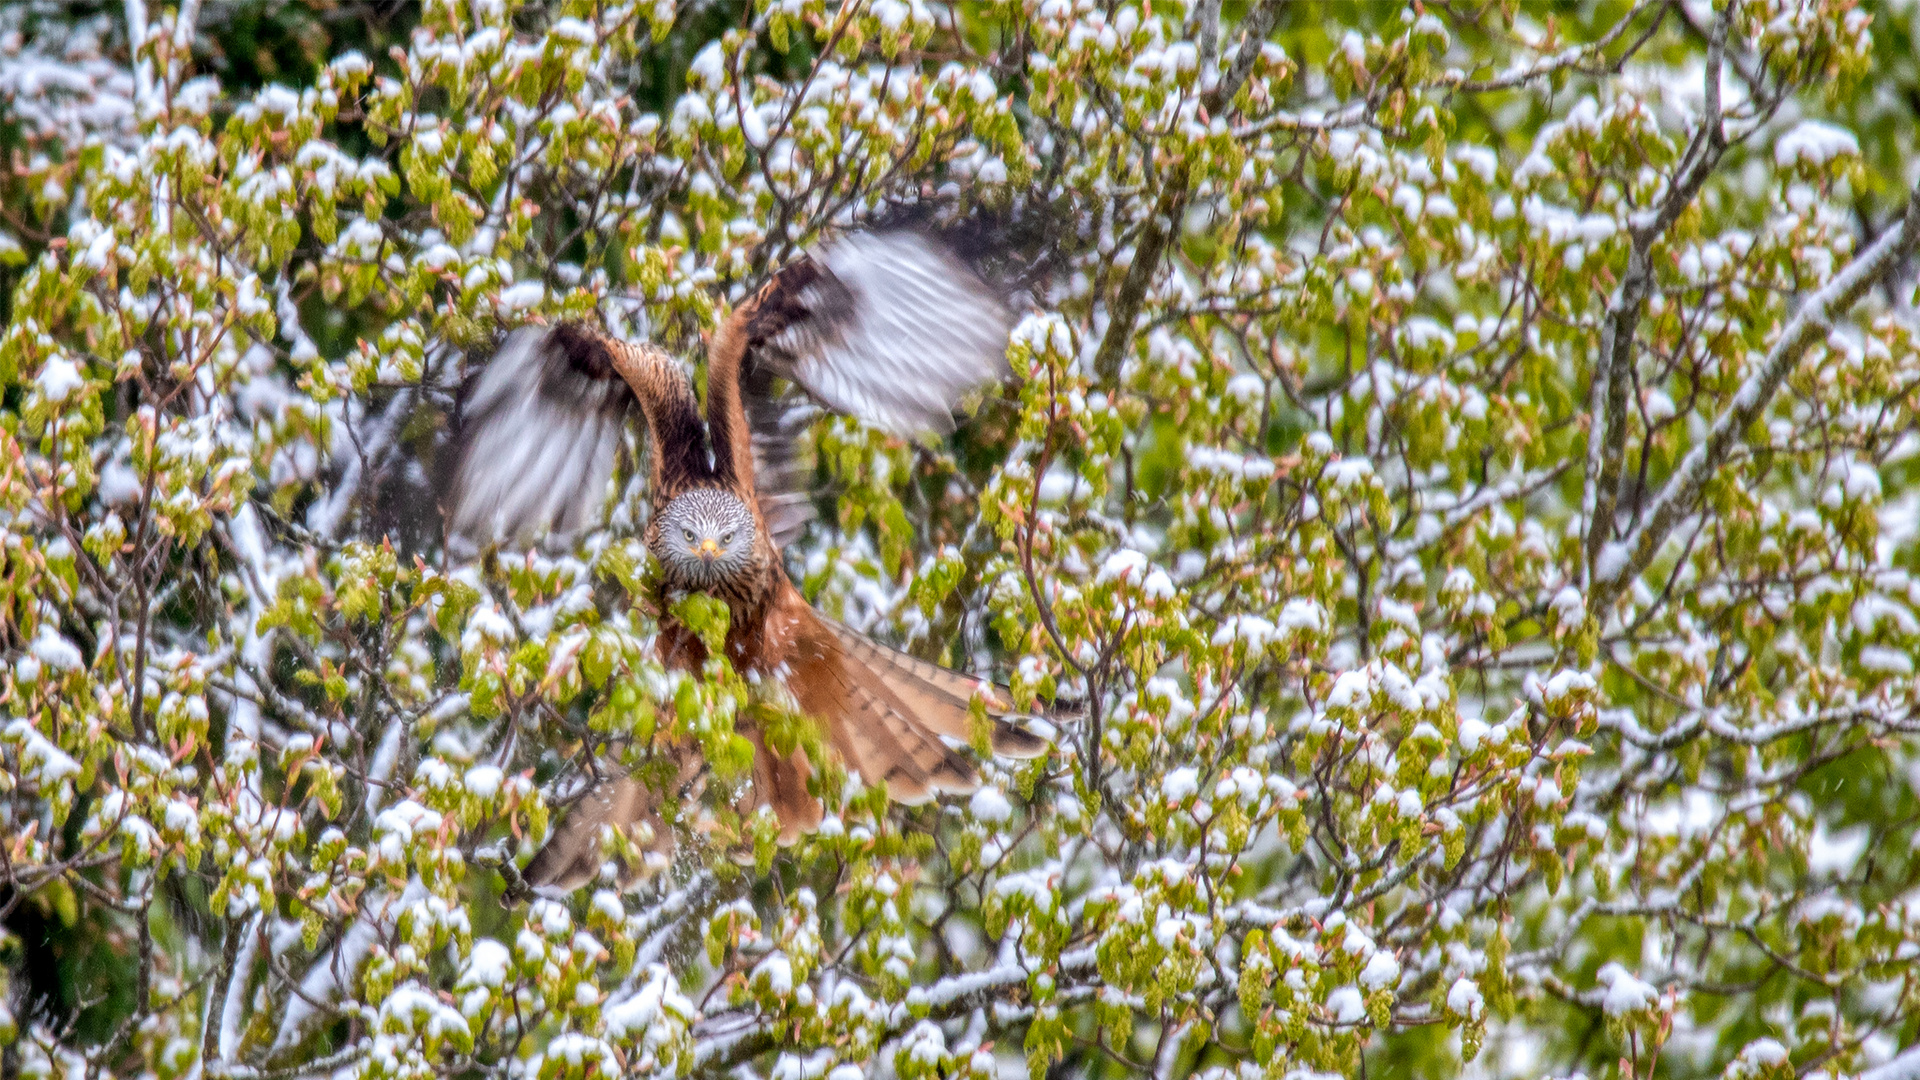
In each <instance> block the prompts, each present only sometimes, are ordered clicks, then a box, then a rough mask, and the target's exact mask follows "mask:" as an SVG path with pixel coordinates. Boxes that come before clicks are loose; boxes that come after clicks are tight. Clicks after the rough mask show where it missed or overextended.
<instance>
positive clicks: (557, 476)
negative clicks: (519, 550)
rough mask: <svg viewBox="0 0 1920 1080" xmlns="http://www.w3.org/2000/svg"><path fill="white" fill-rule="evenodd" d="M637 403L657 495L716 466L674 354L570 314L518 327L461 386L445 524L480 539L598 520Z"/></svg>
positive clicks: (540, 537) (526, 538)
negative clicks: (554, 322) (617, 336)
mask: <svg viewBox="0 0 1920 1080" xmlns="http://www.w3.org/2000/svg"><path fill="white" fill-rule="evenodd" d="M636 406H638V407H639V408H640V409H641V410H642V411H643V412H644V413H645V414H646V418H647V424H648V427H649V429H650V433H651V435H652V446H651V449H650V455H651V458H652V479H653V482H654V495H655V496H656V497H659V496H661V495H662V494H663V493H665V494H671V491H677V490H678V489H679V488H681V487H683V486H684V485H685V483H686V482H687V481H688V480H689V479H692V478H695V477H697V476H699V475H703V474H705V473H707V472H709V471H710V469H709V466H708V464H707V461H706V444H705V439H704V437H703V432H702V430H701V425H700V419H699V414H698V412H697V410H696V409H695V406H694V402H693V392H692V390H691V389H690V388H689V387H688V386H687V380H686V375H685V373H684V372H682V371H681V370H680V368H679V365H678V364H676V363H674V361H673V359H672V358H671V357H669V356H667V355H666V353H664V352H661V351H660V350H659V349H657V348H654V347H653V346H651V345H629V344H627V343H625V342H621V341H616V340H614V339H612V338H610V337H607V336H606V335H605V334H602V333H600V332H599V331H596V330H593V329H591V328H589V327H585V326H581V325H579V324H574V323H563V324H560V325H558V326H553V327H528V328H526V329H523V330H518V331H515V332H514V333H513V334H512V335H511V336H509V337H508V338H507V340H506V342H505V343H504V344H503V345H502V346H501V347H500V350H499V351H498V352H497V353H496V354H495V355H494V357H493V360H492V361H491V362H489V363H488V364H487V366H486V368H485V369H484V370H482V371H481V372H480V374H479V375H477V376H475V377H474V378H473V379H472V380H471V381H470V382H469V383H468V385H467V388H466V390H465V392H464V393H463V394H462V395H461V405H460V410H459V417H458V425H457V433H456V441H457V448H456V451H455V455H454V464H453V468H452V472H451V476H450V477H449V479H448V482H447V484H446V487H445V495H444V502H445V505H446V510H447V525H448V528H449V529H450V531H451V532H452V533H453V534H454V535H457V536H461V537H465V538H466V539H468V540H471V541H474V542H476V543H482V544H484V543H487V542H489V541H502V542H508V543H516V542H517V543H529V542H541V541H546V542H555V541H560V542H564V541H565V540H566V539H567V538H569V537H570V536H572V535H573V534H574V533H576V532H578V531H580V530H581V529H583V528H586V527H588V526H590V525H592V524H593V523H594V522H595V521H596V519H597V517H598V514H599V511H600V508H601V504H602V502H603V500H604V498H605V495H606V490H607V482H608V480H610V479H611V478H612V476H613V469H614V463H615V460H616V458H617V456H618V453H619V450H620V445H621V441H622V438H623V434H624V432H625V430H626V424H627V421H628V419H629V417H631V416H632V414H633V411H634V409H635V407H636ZM668 489H671V490H668Z"/></svg>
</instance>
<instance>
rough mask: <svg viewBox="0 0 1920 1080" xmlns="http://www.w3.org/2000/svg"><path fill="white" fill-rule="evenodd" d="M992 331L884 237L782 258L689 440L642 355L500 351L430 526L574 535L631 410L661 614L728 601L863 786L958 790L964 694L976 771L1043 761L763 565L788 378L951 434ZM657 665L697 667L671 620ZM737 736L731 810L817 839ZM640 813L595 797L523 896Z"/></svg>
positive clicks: (753, 657) (642, 801) (883, 417)
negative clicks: (682, 599) (738, 786)
mask: <svg viewBox="0 0 1920 1080" xmlns="http://www.w3.org/2000/svg"><path fill="white" fill-rule="evenodd" d="M1009 328H1010V316H1009V313H1008V311H1007V308H1006V306H1005V305H1004V304H1003V303H1002V302H1001V301H1000V299H999V298H998V297H997V296H996V295H995V293H994V291H993V290H992V289H991V288H989V287H988V286H987V285H986V284H985V283H984V282H983V281H982V280H981V279H980V277H979V276H978V275H976V274H975V273H974V272H973V270H972V269H971V268H970V267H969V266H968V265H967V264H966V263H965V262H964V261H963V260H961V259H960V258H959V257H958V256H957V255H956V254H955V253H954V251H952V250H951V249H950V248H949V247H947V246H946V244H945V243H944V242H943V241H941V240H940V239H938V238H937V237H936V236H935V235H933V234H932V233H930V232H926V231H922V230H918V229H892V230H886V231H866V232H855V233H851V234H849V235H846V236H844V237H842V238H841V239H839V240H838V241H836V242H834V243H831V244H829V245H827V246H825V247H823V248H821V249H818V250H816V251H814V252H813V253H812V254H809V255H802V256H800V257H799V258H797V259H795V260H794V261H792V262H790V263H788V264H787V265H786V266H784V267H782V268H781V269H780V270H779V271H778V272H777V273H776V274H774V276H773V277H772V279H771V280H769V281H768V282H767V283H766V284H765V285H764V286H763V287H762V288H761V289H760V290H759V291H758V292H757V293H755V294H754V295H753V296H752V297H751V298H749V299H748V300H746V301H745V302H744V303H742V304H740V305H739V306H738V307H736V308H735V309H734V310H733V312H732V314H731V315H730V317H728V318H727V320H726V322H725V323H724V324H723V325H722V326H721V327H720V328H719V329H718V330H717V331H716V332H715V333H714V334H713V335H712V337H711V339H710V341H709V348H708V359H707V403H706V412H705V417H704V423H703V418H702V415H701V411H700V409H699V406H698V403H697V402H696V400H695V397H694V394H693V389H692V387H691V385H690V383H689V381H688V379H687V376H686V374H685V372H684V371H683V369H682V368H681V367H680V365H679V364H678V363H677V362H676V361H675V360H674V359H673V358H672V357H671V356H669V355H668V354H667V353H666V352H664V351H663V350H661V349H659V348H657V347H655V346H653V345H651V344H647V343H635V342H626V341H620V340H617V339H615V338H613V337H610V336H608V335H606V334H604V333H602V332H600V331H598V330H595V329H592V328H589V327H587V326H584V325H580V324H576V323H562V324H559V325H555V326H551V327H544V328H529V329H524V330H521V331H518V332H517V333H515V334H514V335H512V336H511V337H510V338H509V339H508V340H507V341H506V342H505V344H504V345H503V346H502V348H501V349H500V351H499V353H498V354H497V355H496V356H495V358H494V359H493V360H492V362H491V363H490V364H489V365H488V366H487V367H486V369H485V370H484V371H483V372H482V373H481V375H480V376H478V379H477V382H476V383H475V384H474V385H473V387H472V390H471V393H470V394H469V397H468V401H467V404H466V407H465V409H464V415H463V419H462V435H461V443H462V445H461V447H460V450H459V454H458V457H457V458H456V460H455V461H454V468H453V474H452V482H451V485H450V487H449V489H448V493H447V499H446V503H447V506H446V512H447V516H448V522H449V525H450V528H451V529H452V530H454V531H455V532H457V533H460V534H463V535H466V536H469V537H473V538H478V539H483V540H518V541H523V542H524V541H527V540H532V539H537V538H539V537H540V536H542V535H543V534H549V533H565V532H570V531H572V530H575V529H578V528H580V527H581V526H583V525H584V524H586V523H588V519H589V517H590V515H591V514H592V513H593V512H594V511H595V510H596V509H597V507H598V506H599V504H600V502H601V499H602V493H603V492H604V491H605V489H606V485H607V481H608V479H609V477H610V476H611V473H612V469H613V463H614V459H615V456H616V451H617V448H618V446H619V445H620V441H621V435H622V430H623V425H624V424H625V423H626V420H627V418H628V416H629V415H630V414H631V413H632V412H633V411H634V410H635V409H637V410H638V412H639V413H640V414H641V416H642V417H643V418H644V420H645V424H646V428H647V433H648V437H649V439H650V441H651V450H650V454H649V458H650V467H649V475H648V482H649V488H650V490H649V497H650V500H651V503H652V513H651V515H650V517H649V520H648V522H647V525H646V531H645V542H646V545H647V547H648V549H649V550H650V551H651V552H652V553H653V555H654V556H655V557H656V558H657V559H658V560H659V563H660V573H661V580H660V582H659V589H660V592H661V594H662V596H661V598H662V599H663V600H667V601H671V600H673V599H674V598H675V597H676V596H678V595H683V594H686V593H689V592H704V593H707V594H709V595H711V596H715V597H718V598H720V599H722V600H724V601H726V602H727V604H728V607H729V608H730V611H731V623H730V626H729V630H728V633H727V637H726V646H725V647H726V653H727V657H728V659H729V660H730V661H732V663H733V665H734V667H735V669H736V670H739V671H742V672H745V673H749V674H750V675H754V676H758V677H759V678H761V679H762V680H763V681H764V680H776V681H777V682H778V683H779V684H781V685H783V686H784V687H785V689H786V690H787V692H788V693H790V694H791V696H792V698H793V701H794V702H795V703H797V705H798V706H799V708H800V710H801V711H802V712H803V713H804V714H805V715H807V716H808V717H810V718H812V719H813V720H815V721H816V722H818V723H819V724H820V726H821V731H822V734H824V736H825V742H826V744H827V745H828V746H830V747H831V748H832V750H833V751H835V752H836V753H837V754H838V756H839V757H840V758H841V759H842V760H843V761H844V763H845V764H846V766H847V767H848V768H850V769H852V770H854V771H857V772H858V773H859V774H860V776H861V777H862V778H863V779H864V780H865V781H866V782H867V783H881V782H884V783H885V784H886V786H887V791H888V793H889V795H890V796H891V797H892V798H893V799H895V800H896V801H900V802H905V803H915V802H921V801H925V800H927V799H929V798H932V797H933V796H935V795H937V794H940V793H963V792H966V791H970V790H972V789H973V788H974V787H975V786H976V785H977V783H978V780H977V775H976V773H975V770H974V767H973V765H972V764H971V763H970V762H969V761H968V760H967V759H966V758H965V757H964V756H962V755H961V754H960V753H959V752H957V751H956V750H954V749H953V748H952V747H951V746H950V745H949V743H948V740H955V741H965V740H966V739H967V738H968V734H969V730H970V727H971V721H970V715H969V703H970V701H971V700H972V699H973V698H974V697H975V696H976V695H978V696H980V697H981V698H982V699H983V702H984V704H985V706H986V708H987V711H988V713H989V715H990V716H991V717H992V721H991V722H992V724H993V728H992V732H991V739H992V745H993V749H994V751H995V752H996V753H1000V754H1007V755H1010V756H1034V755H1037V754H1039V753H1041V752H1043V751H1044V750H1045V748H1046V743H1045V741H1044V740H1042V739H1040V738H1039V737H1038V736H1036V735H1033V734H1031V733H1030V732H1027V731H1025V730H1023V729H1021V728H1020V727H1017V726H1015V725H1014V724H1013V723H1011V722H1010V721H1009V719H1008V717H1009V716H1011V715H1012V713H1013V706H1012V703H1011V701H1010V700H1009V698H1008V697H1007V695H1006V694H1005V692H1004V690H1002V689H1001V688H999V687H996V686H994V685H993V684H992V683H990V682H986V681H982V680H979V679H975V678H970V677H968V676H966V675H962V674H960V673H957V672H954V671H950V670H947V669H945V668H941V667H938V666H936V665H933V664H930V663H926V662H924V661H921V660H918V659H916V658H914V657H911V656H908V655H907V654H905V653H902V652H899V651H897V650H894V649H892V648H889V647H887V646H884V645H881V644H879V643H877V642H874V641H871V640H869V639H867V638H866V637H864V636H862V635H860V634H858V633H856V632H854V631H853V630H850V629H849V628H847V627H845V626H843V625H841V624H839V623H837V622H835V621H834V620H832V619H829V618H827V617H826V616H824V615H822V614H821V613H820V612H818V611H816V610H814V608H813V607H812V606H811V605H810V604H808V603H807V601H806V599H805V598H804V597H803V596H802V595H801V593H800V591H799V590H798V589H797V588H795V587H794V585H793V582H792V581H791V580H790V579H789V578H788V577H787V574H786V571H785V568H784V564H783V562H782V559H781V556H780V550H781V547H782V546H783V545H785V544H786V543H788V542H790V541H791V540H792V539H793V538H794V537H795V536H797V535H798V534H799V532H800V531H801V529H802V528H804V526H805V524H806V521H807V518H808V516H809V514H810V512H811V506H810V503H809V502H808V500H807V499H806V497H805V494H804V493H803V492H798V491H795V490H793V489H792V487H793V484H794V481H795V476H796V470H795V469H794V468H793V467H792V464H791V460H790V458H791V452H792V449H793V447H792V442H793V430H792V425H791V423H790V420H789V410H790V406H791V403H790V402H787V401H783V400H782V399H781V398H780V397H777V396H775V395H774V394H773V393H772V388H773V386H774V379H775V378H780V379H784V380H787V381H789V382H790V383H792V384H793V385H795V386H797V387H799V388H800V389H801V390H803V391H804V392H805V393H806V394H807V395H809V396H811V397H812V398H813V399H814V400H815V401H817V402H818V403H819V404H820V405H821V406H824V407H825V408H827V409H831V410H833V411H836V412H841V413H848V414H852V415H854V416H857V417H859V418H861V419H863V420H865V421H867V422H870V423H873V424H876V425H878V426H881V427H883V428H885V429H888V430H890V431H893V432H895V433H898V434H903V435H910V434H915V433H920V432H941V433H944V432H948V431H951V430H952V428H953V423H954V419H953V416H954V410H955V409H956V408H957V407H958V405H959V403H960V402H961V401H962V399H963V398H965V397H966V396H967V395H968V394H969V393H971V392H973V391H975V390H977V389H978V388H980V387H982V386H984V385H986V384H988V383H991V382H994V381H996V380H998V379H1000V378H1002V377H1004V376H1005V375H1006V374H1007V365H1006V356H1005V350H1006V343H1007V336H1008V333H1009ZM661 608H662V611H663V612H669V611H670V605H669V604H662V605H661ZM658 647H659V650H660V653H661V657H662V660H663V661H664V662H665V663H667V664H668V665H669V666H672V667H678V668H682V669H685V670H690V671H698V670H700V668H701V666H702V665H703V664H704V662H705V661H706V659H707V655H706V652H707V650H706V647H705V645H704V644H703V643H702V641H701V639H700V638H699V637H698V636H697V635H696V634H695V633H694V632H693V631H692V630H690V629H689V628H688V627H686V626H685V625H683V624H681V623H680V622H678V621H677V620H675V619H674V618H673V617H672V615H671V614H663V615H662V622H661V626H660V636H659V646H658ZM740 728H741V734H743V735H745V736H746V737H747V738H748V739H749V740H750V741H752V743H753V744H754V750H755V759H754V765H753V775H752V790H751V794H750V796H749V799H750V802H749V803H748V807H749V809H757V808H758V807H760V806H770V807H771V808H772V809H773V810H774V812H775V813H776V814H777V815H778V817H779V820H780V823H781V826H782V830H783V833H784V834H785V835H786V836H787V837H789V838H791V837H792V836H794V835H797V834H798V833H799V832H800V831H803V830H808V829H811V828H813V827H814V826H815V825H817V824H818V822H819V820H820V815H821V808H820V803H819V801H818V800H817V799H815V798H814V797H813V796H812V795H810V794H809V793H808V791H807V779H808V777H809V776H810V775H811V768H810V765H809V763H808V760H807V758H806V755H805V751H804V750H802V749H799V748H795V749H794V750H793V751H791V752H790V753H786V754H782V753H780V752H778V751H776V750H775V749H774V748H773V747H772V746H770V745H769V743H768V741H767V739H766V738H765V737H764V735H763V733H762V732H761V731H759V730H757V729H755V728H753V727H752V725H751V723H750V722H748V721H742V723H741V725H740ZM682 778H683V780H684V779H685V773H684V772H683V777H682ZM659 798H660V795H659V793H657V792H655V791H653V790H650V789H649V788H648V787H647V786H646V785H645V784H644V783H643V782H642V781H640V780H639V779H637V778H633V777H625V776H619V777H612V778H609V779H605V780H602V781H601V782H600V783H599V784H598V785H596V786H595V787H594V788H593V789H592V790H591V791H589V792H588V794H587V796H586V797H585V798H584V799H583V800H582V801H581V802H580V803H579V804H577V805H576V807H575V808H574V809H573V811H572V812H571V813H570V814H569V815H568V818H567V819H566V820H565V821H564V822H562V824H561V825H560V827H559V828H558V829H557V830H556V832H555V834H554V836H553V838H552V839H551V840H550V841H549V842H548V845H547V846H546V848H544V849H543V850H542V851H541V852H540V853H539V854H538V855H537V856H536V857H535V859H534V861H533V862H532V863H530V864H529V865H528V867H527V869H526V871H525V878H526V881H527V883H528V884H530V885H533V886H548V887H551V888H556V889H570V888H573V887H575V886H577V885H579V884H581V883H584V882H585V881H588V880H590V879H592V878H593V877H595V876H596V875H597V874H598V872H599V869H600V867H601V864H602V859H601V855H600V843H599V839H600V835H601V834H600V829H601V826H603V825H610V826H614V827H626V826H629V825H631V824H633V823H635V822H636V821H641V820H649V819H652V818H653V817H654V815H655V812H656V811H657V809H658V800H659ZM657 844H658V841H656V850H658V848H657Z"/></svg>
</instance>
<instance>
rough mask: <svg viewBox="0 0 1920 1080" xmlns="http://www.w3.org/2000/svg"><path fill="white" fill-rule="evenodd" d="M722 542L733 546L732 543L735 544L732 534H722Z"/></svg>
mask: <svg viewBox="0 0 1920 1080" xmlns="http://www.w3.org/2000/svg"><path fill="white" fill-rule="evenodd" d="M720 542H721V543H723V544H731V543H733V534H732V533H724V534H722V535H721V537H720Z"/></svg>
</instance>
